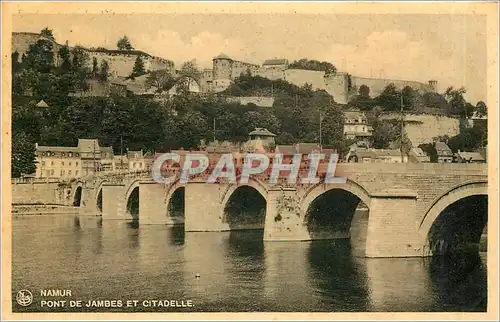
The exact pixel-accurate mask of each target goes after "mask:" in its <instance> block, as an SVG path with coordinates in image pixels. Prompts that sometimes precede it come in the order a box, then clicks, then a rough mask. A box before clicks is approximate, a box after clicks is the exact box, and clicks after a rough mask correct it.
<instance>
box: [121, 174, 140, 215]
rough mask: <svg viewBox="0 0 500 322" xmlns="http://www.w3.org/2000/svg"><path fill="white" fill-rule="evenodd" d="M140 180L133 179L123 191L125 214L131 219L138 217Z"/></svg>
mask: <svg viewBox="0 0 500 322" xmlns="http://www.w3.org/2000/svg"><path fill="white" fill-rule="evenodd" d="M140 182H141V180H140V179H135V180H133V181H131V182H129V183H128V184H127V186H126V189H125V196H124V197H125V199H124V200H125V207H126V210H125V214H128V215H131V216H132V218H133V219H138V217H139V189H140V188H139V185H140Z"/></svg>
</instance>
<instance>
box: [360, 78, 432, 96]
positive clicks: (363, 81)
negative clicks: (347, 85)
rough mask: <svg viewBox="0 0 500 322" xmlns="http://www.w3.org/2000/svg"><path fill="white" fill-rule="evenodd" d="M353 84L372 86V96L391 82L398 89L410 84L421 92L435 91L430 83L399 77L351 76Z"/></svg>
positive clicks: (376, 94) (380, 91)
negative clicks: (398, 78)
mask: <svg viewBox="0 0 500 322" xmlns="http://www.w3.org/2000/svg"><path fill="white" fill-rule="evenodd" d="M351 82H352V86H355V87H356V88H357V89H359V88H360V87H361V86H362V85H366V86H368V87H369V88H370V96H371V97H375V96H378V95H379V94H380V93H382V91H383V90H384V88H385V87H386V86H387V85H389V84H394V86H396V88H397V89H399V90H401V89H403V88H404V87H406V86H410V87H411V88H413V89H416V90H418V91H421V92H424V93H425V92H430V91H433V90H434V89H433V87H432V86H431V85H429V84H424V83H420V82H415V81H406V80H397V79H383V78H366V77H357V76H352V77H351Z"/></svg>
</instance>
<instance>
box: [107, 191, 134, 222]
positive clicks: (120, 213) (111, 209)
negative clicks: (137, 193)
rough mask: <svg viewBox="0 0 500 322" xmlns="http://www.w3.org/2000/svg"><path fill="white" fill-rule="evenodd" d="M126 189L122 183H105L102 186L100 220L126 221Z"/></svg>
mask: <svg viewBox="0 0 500 322" xmlns="http://www.w3.org/2000/svg"><path fill="white" fill-rule="evenodd" d="M125 189H126V187H125V186H124V185H123V184H122V183H113V182H105V183H103V185H102V219H103V220H104V219H128V217H127V210H126V206H127V201H126V200H125Z"/></svg>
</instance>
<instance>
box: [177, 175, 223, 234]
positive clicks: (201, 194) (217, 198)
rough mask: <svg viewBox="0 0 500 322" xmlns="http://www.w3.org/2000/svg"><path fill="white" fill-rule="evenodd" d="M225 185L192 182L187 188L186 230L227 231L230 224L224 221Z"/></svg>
mask: <svg viewBox="0 0 500 322" xmlns="http://www.w3.org/2000/svg"><path fill="white" fill-rule="evenodd" d="M222 193H223V186H221V185H220V184H206V183H205V182H190V183H189V184H188V185H186V188H185V194H184V196H185V208H184V212H185V215H184V218H185V219H184V230H185V231H226V230H230V228H229V224H227V223H223V220H222V218H223V213H224V205H223V204H222V203H221V195H222Z"/></svg>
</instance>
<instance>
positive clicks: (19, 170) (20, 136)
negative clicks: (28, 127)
mask: <svg viewBox="0 0 500 322" xmlns="http://www.w3.org/2000/svg"><path fill="white" fill-rule="evenodd" d="M35 151H36V149H35V143H33V142H31V140H30V138H29V136H28V135H27V134H26V133H24V132H17V133H13V135H12V153H11V162H12V164H11V174H12V177H13V178H19V177H20V176H21V174H31V173H33V172H35V171H36V165H35V159H36V156H35Z"/></svg>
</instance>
